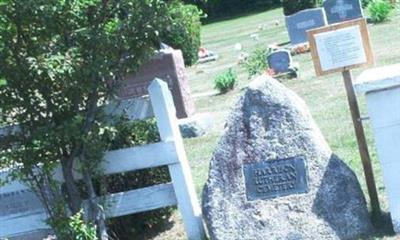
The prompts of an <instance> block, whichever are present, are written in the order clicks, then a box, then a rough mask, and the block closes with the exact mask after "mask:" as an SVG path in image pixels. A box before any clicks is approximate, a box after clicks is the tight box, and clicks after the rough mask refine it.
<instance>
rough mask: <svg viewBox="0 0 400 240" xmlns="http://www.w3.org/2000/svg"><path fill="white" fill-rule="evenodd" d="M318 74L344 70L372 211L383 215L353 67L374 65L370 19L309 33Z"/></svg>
mask: <svg viewBox="0 0 400 240" xmlns="http://www.w3.org/2000/svg"><path fill="white" fill-rule="evenodd" d="M308 37H309V41H310V48H311V55H312V58H313V62H314V67H315V72H316V74H317V76H322V75H325V74H330V73H334V72H342V75H343V79H344V83H345V87H346V92H347V99H348V102H349V106H350V111H351V116H352V120H353V125H354V130H355V133H356V137H357V142H358V148H359V152H360V156H361V160H362V164H363V168H364V174H365V179H366V182H367V187H368V193H369V196H370V200H371V206H372V211H373V213H374V214H376V215H380V214H381V210H380V205H379V199H378V193H377V190H376V185H375V178H374V173H373V169H372V164H371V158H370V155H369V151H368V145H367V141H366V138H365V133H364V128H363V125H362V122H361V120H360V119H361V116H360V110H359V107H358V103H357V98H356V95H355V93H354V88H353V84H352V81H353V80H352V75H351V72H350V69H353V68H358V67H362V66H369V65H373V64H374V56H373V53H372V47H371V43H370V40H369V33H368V29H367V22H366V21H365V19H357V20H352V21H348V22H344V23H339V24H334V25H330V26H328V27H324V28H319V29H314V30H310V31H309V32H308Z"/></svg>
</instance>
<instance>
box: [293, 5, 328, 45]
mask: <svg viewBox="0 0 400 240" xmlns="http://www.w3.org/2000/svg"><path fill="white" fill-rule="evenodd" d="M285 21H286V28H287V30H288V33H289V38H290V43H291V45H297V44H302V43H307V42H308V37H307V31H308V30H311V29H315V28H319V27H323V26H325V25H327V21H326V16H325V12H324V9H323V8H313V9H306V10H302V11H300V12H297V13H295V14H293V15H290V16H286V17H285Z"/></svg>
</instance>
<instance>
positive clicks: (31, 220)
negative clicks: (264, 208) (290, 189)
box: [0, 79, 205, 240]
mask: <svg viewBox="0 0 400 240" xmlns="http://www.w3.org/2000/svg"><path fill="white" fill-rule="evenodd" d="M149 93H150V98H151V105H152V108H153V112H154V115H155V117H156V119H157V125H158V129H159V132H160V136H161V142H159V143H154V144H148V145H145V146H139V147H133V148H127V149H120V150H115V151H109V152H107V153H106V154H105V158H104V161H103V163H102V166H101V168H102V169H104V174H105V175H110V174H116V173H124V172H129V171H134V170H139V169H147V168H153V167H159V166H168V169H169V172H170V175H171V180H172V183H166V184H160V185H155V186H150V187H146V188H142V189H136V190H131V191H127V192H121V193H116V194H109V195H107V196H103V197H102V199H103V200H104V199H105V200H106V202H107V206H109V208H107V217H108V218H111V217H118V216H124V215H128V214H133V213H139V212H144V211H149V210H154V209H158V208H162V207H167V206H173V205H178V209H179V211H180V213H181V215H182V218H183V223H184V226H185V230H186V233H187V237H188V238H189V239H196V240H197V239H204V238H205V230H204V225H203V221H202V213H201V209H200V206H199V203H198V200H197V196H196V192H195V189H194V185H193V180H192V177H191V174H190V167H189V164H188V161H187V158H186V153H185V150H184V145H183V141H182V137H181V134H180V131H179V126H178V122H177V119H176V112H175V107H174V104H173V99H172V95H171V92H170V91H169V89H168V86H167V84H166V83H165V82H164V81H162V80H159V79H155V80H154V81H153V82H152V83H151V85H150V87H149ZM4 132H5V131H4V130H3V131H1V130H0V135H2V133H3V135H4ZM6 174H7V173H6V172H3V173H1V174H0V178H4V177H5V176H6ZM75 174H76V175H75V176H76V177H77V178H80V177H81V176H80V174H79V173H75ZM55 177H56V179H58V180H60V181H62V180H63V177H62V174H61V169H60V168H57V169H56V171H55ZM27 192H28V193H29V189H28V188H27V187H26V186H25V185H24V184H22V183H20V182H11V183H9V184H7V185H6V186H3V187H0V204H1V198H2V196H3V197H4V196H10V194H19V193H24V194H26V193H27ZM35 201H38V200H35ZM35 201H33V202H35ZM28 205H29V206H32V205H34V206H36V205H37V203H36V204H33V203H29V204H28ZM0 214H1V212H0ZM46 218H47V216H46V212H45V210H44V209H43V208H42V207H37V208H36V209H29V211H27V212H25V213H24V214H21V213H16V214H8V215H5V216H1V215H0V239H2V238H5V237H15V236H22V235H26V233H29V232H34V231H37V230H41V229H49V227H48V226H47V225H46V224H45V222H44V220H45V219H46Z"/></svg>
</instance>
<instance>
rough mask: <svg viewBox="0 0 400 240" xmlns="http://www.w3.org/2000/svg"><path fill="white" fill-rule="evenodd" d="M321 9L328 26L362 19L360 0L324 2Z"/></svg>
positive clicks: (330, 0)
mask: <svg viewBox="0 0 400 240" xmlns="http://www.w3.org/2000/svg"><path fill="white" fill-rule="evenodd" d="M323 7H324V9H325V13H326V18H327V19H328V23H329V24H334V23H339V22H345V21H349V20H353V19H357V18H362V17H363V11H362V5H361V0H326V1H324V2H323Z"/></svg>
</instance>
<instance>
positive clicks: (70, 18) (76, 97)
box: [0, 0, 171, 239]
mask: <svg viewBox="0 0 400 240" xmlns="http://www.w3.org/2000/svg"><path fill="white" fill-rule="evenodd" d="M167 9H168V6H167V4H166V3H165V2H164V1H161V0H140V1H136V0H0V79H1V80H0V83H1V84H0V96H1V97H0V106H1V111H2V115H1V120H0V122H4V123H5V124H9V125H12V124H19V131H17V132H14V133H13V134H12V135H11V136H10V138H11V139H12V142H11V143H10V144H3V146H2V151H1V153H0V154H1V155H0V167H1V166H3V167H4V166H8V167H9V166H11V167H13V169H14V172H13V177H17V178H19V179H22V180H24V181H26V182H27V183H28V184H30V186H31V187H32V188H33V189H34V190H35V191H36V192H37V193H38V196H39V197H40V198H41V200H42V201H43V203H44V204H45V206H46V208H47V210H48V213H49V215H50V221H49V222H50V224H51V225H52V226H53V227H54V229H55V231H56V234H57V235H58V236H59V238H60V239H74V238H75V236H74V233H71V232H63V229H64V228H63V226H65V224H66V223H67V222H68V220H69V216H70V215H71V214H72V215H76V214H78V213H79V212H80V210H81V208H82V207H83V204H82V203H83V200H84V199H85V198H88V199H89V201H88V202H89V207H88V208H86V211H87V212H86V213H85V214H86V218H85V219H88V222H90V223H91V224H94V226H96V228H97V236H98V238H100V239H107V238H108V237H107V232H106V227H105V220H104V209H103V207H102V206H101V204H100V203H98V202H96V201H95V199H96V197H97V196H98V195H99V194H100V193H99V192H97V191H96V190H95V187H94V183H93V179H94V177H97V176H99V175H101V169H98V165H99V164H98V163H99V161H101V159H102V157H103V153H104V151H105V150H106V149H108V148H109V147H110V142H111V141H110V139H112V138H113V137H114V136H115V126H113V125H111V123H110V121H107V116H105V114H104V113H103V110H102V108H101V107H99V106H101V105H103V104H104V103H106V102H107V101H108V100H109V99H110V97H111V96H112V94H113V90H114V88H115V87H116V86H118V84H119V82H120V81H121V79H122V76H124V75H125V74H126V73H127V72H134V71H135V70H137V68H138V67H139V66H140V64H141V63H143V62H144V61H146V60H147V58H148V57H150V56H151V55H152V53H153V52H154V50H155V46H158V44H159V42H160V39H159V36H158V33H159V32H163V31H164V27H165V26H168V23H169V21H171V18H170V17H168V16H167V15H165V13H166V12H167ZM58 163H60V164H61V168H62V176H63V178H64V180H65V183H64V184H63V185H61V183H59V182H57V181H55V180H54V179H53V176H52V173H53V170H54V167H55V166H56V165H57V164H58ZM74 169H78V170H79V171H80V172H81V173H82V175H83V181H81V183H78V182H77V179H75V177H74V175H73V171H74ZM60 229H61V230H60Z"/></svg>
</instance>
